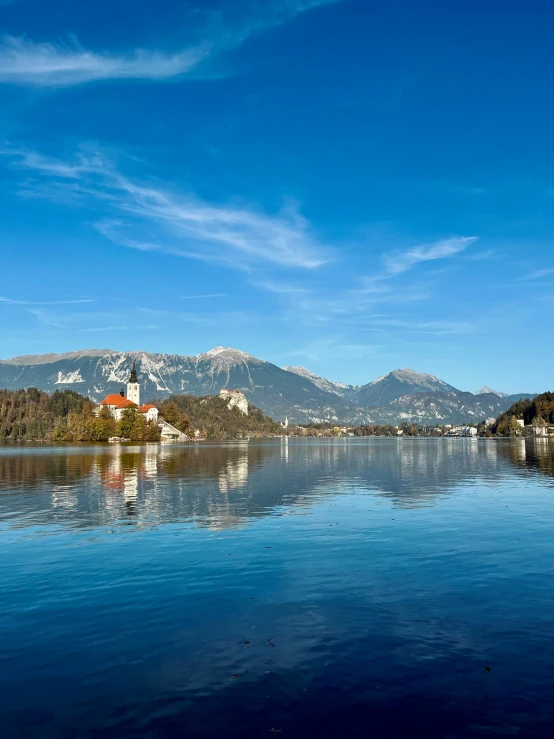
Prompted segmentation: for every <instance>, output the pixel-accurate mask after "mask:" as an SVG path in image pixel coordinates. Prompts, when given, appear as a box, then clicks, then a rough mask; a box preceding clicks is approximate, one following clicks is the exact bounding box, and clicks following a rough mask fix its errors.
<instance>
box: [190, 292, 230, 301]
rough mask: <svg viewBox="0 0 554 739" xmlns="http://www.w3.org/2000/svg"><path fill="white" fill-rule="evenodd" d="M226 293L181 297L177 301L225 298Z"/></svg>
mask: <svg viewBox="0 0 554 739" xmlns="http://www.w3.org/2000/svg"><path fill="white" fill-rule="evenodd" d="M227 295H228V293H211V294H208V295H181V297H180V298H179V300H202V299H204V298H226V297H227Z"/></svg>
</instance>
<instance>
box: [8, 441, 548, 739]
mask: <svg viewBox="0 0 554 739" xmlns="http://www.w3.org/2000/svg"><path fill="white" fill-rule="evenodd" d="M553 533H554V445H553V443H552V441H549V440H540V439H538V440H530V441H527V442H525V441H523V440H513V441H510V440H505V441H497V442H487V441H476V440H456V439H452V440H446V439H437V440H433V439H414V440H410V439H402V440H396V439H391V440H387V439H373V440H363V439H360V440H358V439H338V440H333V441H328V440H306V441H302V440H290V441H287V440H285V439H282V440H279V439H276V440H271V441H267V442H260V443H250V444H247V443H244V444H243V443H236V444H220V445H216V444H203V445H197V446H178V445H175V446H173V445H163V446H158V445H147V446H126V447H113V446H110V447H102V446H96V447H44V446H41V447H29V446H26V447H2V448H0V568H1V570H0V577H1V591H0V696H1V697H0V734H1V736H2V737H4V738H5V739H12V737H17V738H18V739H20V738H21V739H26V738H27V737H33V738H34V737H40V738H41V739H42V738H44V739H58V738H62V737H63V738H64V739H66V738H67V739H70V738H71V739H75V738H77V739H80V738H81V737H102V738H104V737H117V738H118V739H122V738H127V737H133V738H142V737H179V736H183V737H185V736H186V737H219V736H222V737H228V738H230V739H233V738H234V737H242V738H244V737H251V736H252V737H259V736H279V735H282V736H283V737H284V738H286V737H311V736H314V737H421V738H422V739H435V738H439V737H442V738H444V739H447V738H448V739H462V738H464V737H465V738H469V737H472V738H473V737H475V738H477V739H479V738H481V737H483V738H485V737H494V736H500V737H502V736H518V737H552V736H554V708H553V703H552V701H553V699H554V602H553V584H554V580H553V574H554V539H553ZM486 667H490V671H488V670H486V669H485V668H486Z"/></svg>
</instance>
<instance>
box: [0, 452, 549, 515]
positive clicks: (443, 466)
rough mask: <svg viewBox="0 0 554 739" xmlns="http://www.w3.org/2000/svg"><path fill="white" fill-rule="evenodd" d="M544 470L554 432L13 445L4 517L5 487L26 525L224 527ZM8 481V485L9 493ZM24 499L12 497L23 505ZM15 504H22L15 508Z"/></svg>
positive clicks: (417, 500) (5, 468) (2, 469)
mask: <svg viewBox="0 0 554 739" xmlns="http://www.w3.org/2000/svg"><path fill="white" fill-rule="evenodd" d="M514 464H515V465H516V467H517V468H518V469H520V470H522V471H524V472H529V471H530V470H531V469H539V470H541V471H542V472H544V473H545V474H549V475H551V476H554V456H553V449H552V444H551V443H550V442H549V441H548V440H541V439H530V440H528V441H524V440H521V439H519V440H518V439H515V440H513V441H509V440H506V441H477V440H470V439H468V440H464V439H399V440H397V439H388V440H387V439H373V440H369V441H368V440H363V439H360V440H358V439H339V440H330V441H327V440H289V439H282V440H278V441H277V440H275V441H272V442H264V443H256V444H252V443H251V444H245V443H236V444H221V445H213V446H212V445H209V444H206V445H200V446H169V445H168V446H165V445H164V446H159V445H154V444H152V445H146V446H128V447H124V446H116V447H89V448H77V447H73V448H53V449H52V448H50V449H48V448H37V449H33V448H29V447H26V448H25V449H4V450H2V453H0V481H1V482H0V519H4V520H8V517H9V515H10V514H9V511H10V510H13V509H11V508H10V503H9V500H8V499H7V496H6V493H7V494H8V495H9V494H10V493H17V492H25V495H22V496H20V500H19V501H18V519H17V520H18V525H21V521H24V522H25V525H28V524H34V523H37V522H42V523H44V522H45V521H46V522H50V523H62V524H66V525H71V526H77V527H88V526H98V525H113V524H116V523H117V522H127V523H131V522H133V521H134V522H136V523H137V524H139V525H155V524H158V523H165V522H175V521H191V522H194V523H195V524H197V525H200V526H209V527H211V528H214V529H224V528H229V527H234V526H238V525H243V524H244V523H246V522H247V521H248V519H249V518H256V517H260V516H264V515H269V514H271V512H272V510H274V509H275V507H278V506H306V505H313V504H314V503H316V502H317V501H318V500H319V499H320V498H321V497H323V496H327V495H340V494H343V493H349V492H358V493H359V492H361V491H369V492H374V493H375V494H377V495H379V496H381V497H385V498H388V499H390V500H391V501H392V502H393V504H395V505H398V506H402V507H418V506H422V505H432V504H433V501H434V500H435V499H436V497H437V496H440V495H443V494H445V493H448V492H449V491H451V490H452V489H454V488H455V487H456V486H458V485H460V484H463V483H464V481H467V480H469V479H475V478H478V479H480V480H483V481H485V482H486V483H487V484H493V485H494V484H498V482H499V481H500V480H501V478H502V477H504V476H506V475H508V474H513V472H514ZM3 491H6V493H3ZM12 505H13V504H12ZM12 515H13V514H12Z"/></svg>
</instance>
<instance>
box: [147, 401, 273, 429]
mask: <svg viewBox="0 0 554 739" xmlns="http://www.w3.org/2000/svg"><path fill="white" fill-rule="evenodd" d="M155 404H156V406H157V407H158V408H159V410H160V414H161V416H163V418H164V419H165V420H166V421H168V423H171V424H173V425H174V426H176V427H177V428H178V429H180V430H181V431H183V432H184V433H185V434H188V433H190V430H191V428H192V429H199V430H200V432H201V433H202V434H203V435H204V436H206V437H207V438H209V439H235V438H237V437H241V436H268V435H272V434H282V433H283V429H282V427H281V425H280V424H279V423H276V422H275V421H273V419H271V418H269V417H268V416H264V414H263V413H262V411H261V410H260V409H259V408H256V407H255V406H252V405H251V406H250V407H249V411H248V415H247V416H245V415H243V414H242V413H241V412H240V411H239V410H238V408H236V407H235V408H228V407H227V401H226V400H224V399H223V398H220V397H219V396H218V395H209V396H206V397H204V398H198V397H196V396H195V395H172V396H171V397H170V398H169V399H168V400H162V401H160V402H156V403H155Z"/></svg>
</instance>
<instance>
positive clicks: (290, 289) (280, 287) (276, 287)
mask: <svg viewBox="0 0 554 739" xmlns="http://www.w3.org/2000/svg"><path fill="white" fill-rule="evenodd" d="M251 284H252V285H253V286H254V287H259V288H260V289H261V290H267V291H268V292H270V293H278V294H283V295H285V294H288V293H308V292H311V290H310V289H309V288H307V287H296V286H293V285H285V284H282V283H279V282H272V281H270V280H257V281H253V282H252V283H251Z"/></svg>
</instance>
